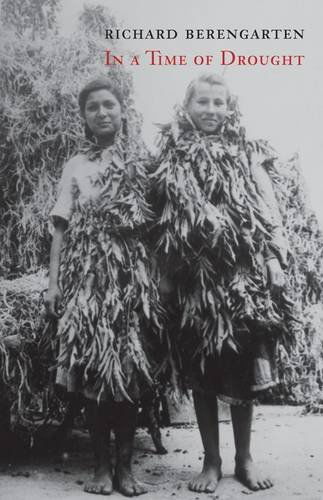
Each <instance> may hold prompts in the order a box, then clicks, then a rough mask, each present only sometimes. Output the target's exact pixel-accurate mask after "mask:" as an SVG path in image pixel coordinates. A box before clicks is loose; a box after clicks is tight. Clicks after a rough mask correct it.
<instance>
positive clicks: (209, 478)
mask: <svg viewBox="0 0 323 500" xmlns="http://www.w3.org/2000/svg"><path fill="white" fill-rule="evenodd" d="M193 398H194V406H195V411H196V417H197V422H198V426H199V430H200V434H201V438H202V442H203V446H204V451H205V456H204V464H203V469H202V472H201V474H199V475H198V476H197V477H196V478H194V479H193V480H192V481H191V482H190V483H189V489H190V490H192V491H197V492H206V493H213V492H214V491H215V489H216V487H217V484H218V481H219V479H220V478H221V457H220V449H219V423H218V403H217V398H216V396H208V395H207V396H206V395H204V394H201V393H199V392H195V391H193Z"/></svg>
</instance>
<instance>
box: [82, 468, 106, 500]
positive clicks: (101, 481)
mask: <svg viewBox="0 0 323 500" xmlns="http://www.w3.org/2000/svg"><path fill="white" fill-rule="evenodd" d="M84 491H86V492H87V493H96V494H97V495H111V493H112V491H113V485H112V472H111V469H110V467H99V468H98V469H97V470H96V471H95V473H94V477H93V479H92V480H91V481H89V482H88V483H86V485H85V486H84Z"/></svg>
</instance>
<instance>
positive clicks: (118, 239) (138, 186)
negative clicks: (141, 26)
mask: <svg viewBox="0 0 323 500" xmlns="http://www.w3.org/2000/svg"><path fill="white" fill-rule="evenodd" d="M79 105H80V112H81V115H82V118H83V120H84V123H85V133H86V137H87V139H88V141H87V142H86V143H85V146H84V148H82V150H81V151H80V152H79V154H77V155H76V156H74V157H73V158H72V159H70V160H69V161H68V162H67V163H66V165H65V167H64V170H63V175H62V179H61V182H60V187H59V193H58V198H57V202H56V204H55V206H54V208H53V210H52V212H51V220H52V222H53V225H54V233H53V240H52V246H51V254H50V276H49V288H48V292H47V296H46V299H45V304H46V307H47V310H48V313H49V314H50V315H51V316H52V317H54V318H57V319H58V339H59V342H60V349H59V351H60V352H59V358H58V372H57V383H58V384H59V385H61V386H64V387H65V388H66V389H67V391H69V392H80V393H82V394H83V396H84V397H85V401H86V405H85V406H86V416H87V422H88V426H89V431H90V435H91V439H92V443H93V448H94V453H95V459H96V468H95V474H94V478H93V480H92V481H91V482H89V483H88V484H86V486H85V491H87V492H89V493H98V494H105V495H108V494H110V493H111V492H112V490H113V486H116V488H117V489H118V490H119V491H120V492H121V493H123V494H124V495H127V496H134V495H140V494H142V493H145V491H146V490H145V489H144V487H143V486H142V485H141V484H140V483H138V481H137V480H136V479H135V478H134V477H133V474H132V469H131V457H132V448H133V439H134V433H135V427H136V415H137V402H138V399H139V398H140V395H141V393H142V391H143V390H144V389H145V388H147V387H149V386H150V384H151V370H152V366H151V363H150V360H149V359H148V358H149V352H148V351H149V349H148V348H149V341H148V336H147V332H148V331H149V332H150V334H151V325H152V324H153V323H154V321H157V319H156V318H157V315H156V310H157V291H156V287H155V285H154V282H153V281H152V280H151V278H150V262H149V257H148V254H147V250H146V245H145V241H144V239H143V233H144V229H145V225H146V224H147V222H148V221H150V219H151V212H150V210H149V206H148V204H147V203H146V201H145V193H146V186H145V183H146V177H147V176H146V172H145V165H144V163H143V161H142V160H141V159H140V148H139V143H138V137H137V138H136V137H131V136H130V135H129V134H128V133H127V130H126V127H125V125H126V119H125V116H126V111H127V110H126V108H125V103H124V100H123V98H122V94H121V91H120V89H119V88H118V86H116V85H115V84H114V82H113V81H111V80H110V79H107V78H99V79H96V80H92V81H91V82H89V83H88V84H87V85H86V86H85V87H84V88H83V89H82V91H81V92H80V95H79ZM61 255H62V258H61ZM61 308H63V310H62V311H61V310H60V309H61ZM148 323H149V326H150V328H149V330H148V328H147V325H148ZM111 428H113V429H114V433H115V438H116V455H117V457H116V464H115V469H114V471H113V468H112V464H111V461H110V454H109V436H110V430H111Z"/></svg>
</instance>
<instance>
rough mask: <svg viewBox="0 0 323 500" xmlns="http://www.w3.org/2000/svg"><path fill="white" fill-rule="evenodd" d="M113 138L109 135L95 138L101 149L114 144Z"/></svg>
mask: <svg viewBox="0 0 323 500" xmlns="http://www.w3.org/2000/svg"><path fill="white" fill-rule="evenodd" d="M114 139H115V136H114V135H109V136H105V137H97V138H96V142H97V144H98V145H99V146H100V147H101V148H108V147H109V146H112V144H113V143H114Z"/></svg>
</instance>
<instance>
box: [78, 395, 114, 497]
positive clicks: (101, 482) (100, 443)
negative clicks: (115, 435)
mask: <svg viewBox="0 0 323 500" xmlns="http://www.w3.org/2000/svg"><path fill="white" fill-rule="evenodd" d="M85 412H86V420H87V425H88V429H89V432H90V436H91V440H92V446H93V450H94V456H95V471H94V477H93V479H92V480H91V481H89V482H88V483H87V484H86V485H85V487H84V491H86V492H88V493H98V494H101V495H110V494H111V493H112V490H113V486H112V467H111V461H110V450H109V442H110V419H111V408H110V407H109V405H108V404H107V403H100V404H99V405H98V404H97V402H96V401H90V400H87V401H86V406H85Z"/></svg>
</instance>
